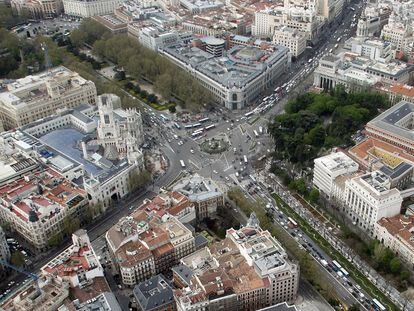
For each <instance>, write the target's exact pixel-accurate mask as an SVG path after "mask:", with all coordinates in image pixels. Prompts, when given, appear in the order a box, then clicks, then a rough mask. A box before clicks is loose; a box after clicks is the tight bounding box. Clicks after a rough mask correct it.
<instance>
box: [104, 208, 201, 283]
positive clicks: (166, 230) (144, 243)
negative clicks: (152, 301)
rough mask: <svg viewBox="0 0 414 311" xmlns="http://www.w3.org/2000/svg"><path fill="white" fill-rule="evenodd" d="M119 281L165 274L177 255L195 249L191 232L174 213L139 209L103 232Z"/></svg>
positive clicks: (178, 257)
mask: <svg viewBox="0 0 414 311" xmlns="http://www.w3.org/2000/svg"><path fill="white" fill-rule="evenodd" d="M106 241H107V243H108V246H109V251H110V254H111V256H112V257H113V262H114V263H115V264H116V266H117V269H119V272H120V275H121V277H122V282H123V283H124V284H125V285H127V286H134V285H136V284H138V283H139V282H142V281H144V280H146V279H148V278H150V277H152V276H154V275H156V274H160V273H165V274H168V273H169V271H170V269H171V267H172V266H174V265H176V263H177V262H178V260H179V259H181V258H182V257H185V256H187V255H188V254H190V253H192V252H193V251H194V250H195V240H194V237H193V235H192V232H191V231H190V230H189V229H188V228H187V227H186V226H184V225H183V224H182V223H181V222H180V221H178V220H177V218H176V217H174V216H171V215H168V214H165V215H163V216H162V217H158V216H157V215H156V214H155V213H154V212H147V211H145V210H138V211H136V212H134V213H133V214H131V216H127V217H124V218H122V219H121V220H120V221H119V222H118V223H117V224H116V225H115V226H114V227H112V228H111V229H109V230H108V232H107V233H106Z"/></svg>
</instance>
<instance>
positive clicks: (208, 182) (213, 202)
mask: <svg viewBox="0 0 414 311" xmlns="http://www.w3.org/2000/svg"><path fill="white" fill-rule="evenodd" d="M172 189H173V190H174V191H177V192H180V193H182V194H183V195H185V196H186V197H187V198H188V200H189V201H190V202H191V203H193V204H194V205H195V211H196V217H197V220H199V221H201V220H203V219H204V218H206V217H209V216H211V215H212V214H214V213H215V212H216V211H217V208H218V207H222V206H224V193H223V191H222V190H221V189H220V187H219V186H218V185H217V184H216V183H215V182H214V181H213V180H212V179H207V178H204V177H202V176H200V175H198V174H194V175H192V176H189V177H184V178H182V179H180V180H179V181H178V182H177V183H176V184H174V185H173V186H172Z"/></svg>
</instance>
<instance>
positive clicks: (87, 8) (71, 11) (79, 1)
mask: <svg viewBox="0 0 414 311" xmlns="http://www.w3.org/2000/svg"><path fill="white" fill-rule="evenodd" d="M62 1H63V8H64V11H65V14H66V15H70V16H76V17H84V18H86V17H92V16H95V15H105V14H111V13H113V12H114V10H115V9H116V8H117V7H118V6H120V5H121V3H122V1H121V0H91V1H84V0H62Z"/></svg>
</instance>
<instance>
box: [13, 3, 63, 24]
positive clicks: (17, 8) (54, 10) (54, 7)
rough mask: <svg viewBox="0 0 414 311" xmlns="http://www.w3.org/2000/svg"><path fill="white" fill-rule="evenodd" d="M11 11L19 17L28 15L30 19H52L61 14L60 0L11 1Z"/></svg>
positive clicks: (61, 5)
mask: <svg viewBox="0 0 414 311" xmlns="http://www.w3.org/2000/svg"><path fill="white" fill-rule="evenodd" d="M10 6H11V8H12V10H13V11H14V12H15V13H17V14H18V15H21V14H23V13H25V14H27V13H28V14H29V16H30V18H32V19H36V20H38V19H44V18H54V17H56V16H58V15H60V14H61V13H62V10H63V4H62V0H11V1H10Z"/></svg>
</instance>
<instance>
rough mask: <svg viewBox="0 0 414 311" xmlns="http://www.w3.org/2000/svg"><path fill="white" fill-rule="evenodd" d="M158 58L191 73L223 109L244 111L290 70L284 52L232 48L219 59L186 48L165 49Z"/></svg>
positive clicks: (287, 57)
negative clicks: (167, 60) (160, 57)
mask: <svg viewBox="0 0 414 311" xmlns="http://www.w3.org/2000/svg"><path fill="white" fill-rule="evenodd" d="M159 51H160V53H161V55H163V56H165V57H167V58H168V59H170V60H171V61H172V62H173V63H175V64H177V65H178V66H179V67H181V68H183V69H184V70H186V71H187V72H189V73H191V74H192V75H193V76H194V77H195V78H196V79H197V80H198V81H199V82H200V84H201V85H202V86H203V87H204V88H206V89H207V90H208V91H209V92H211V94H212V95H213V96H215V98H216V100H217V101H218V102H219V103H220V104H222V105H224V106H225V107H226V108H228V109H231V110H235V109H243V108H244V107H245V106H246V105H248V104H249V103H251V102H253V101H254V100H256V99H257V98H258V97H259V96H260V95H261V94H262V93H263V92H264V91H265V90H267V89H268V88H270V87H272V86H273V85H274V83H275V82H276V80H277V79H278V78H279V77H280V76H281V75H283V74H284V73H285V72H286V71H287V70H288V68H289V67H290V54H289V51H288V49H287V48H285V47H282V46H273V47H271V48H269V49H266V50H261V49H260V48H257V47H254V46H246V47H243V46H234V47H233V48H231V49H230V50H228V51H226V52H225V54H224V55H223V56H222V57H215V56H214V55H213V54H210V53H208V52H205V51H203V50H202V49H200V48H198V47H194V46H191V45H185V44H175V45H170V46H165V47H163V48H161V49H160V50H159Z"/></svg>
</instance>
